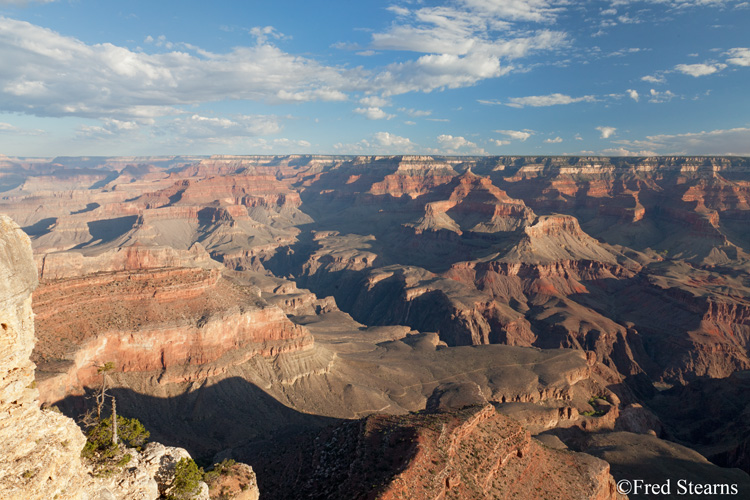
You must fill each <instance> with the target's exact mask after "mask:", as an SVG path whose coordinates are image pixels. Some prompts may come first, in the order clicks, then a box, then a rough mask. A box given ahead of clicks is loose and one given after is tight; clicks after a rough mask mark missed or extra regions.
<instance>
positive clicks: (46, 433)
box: [0, 216, 93, 500]
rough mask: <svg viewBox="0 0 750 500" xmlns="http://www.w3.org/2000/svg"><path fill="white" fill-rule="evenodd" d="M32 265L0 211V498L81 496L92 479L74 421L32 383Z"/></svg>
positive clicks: (27, 247)
mask: <svg viewBox="0 0 750 500" xmlns="http://www.w3.org/2000/svg"><path fill="white" fill-rule="evenodd" d="M36 285H37V275H36V266H35V265H34V260H33V258H32V255H31V244H30V242H29V239H28V237H27V236H26V235H25V234H24V233H23V231H21V229H20V228H19V227H18V225H17V224H15V223H14V222H13V221H12V220H10V219H9V218H8V217H5V216H0V377H2V378H1V379H0V442H2V443H3V449H2V453H0V491H2V492H3V495H4V496H5V498H17V499H27V500H28V499H40V500H46V499H50V498H55V497H58V498H84V495H85V494H86V493H87V491H89V490H90V489H92V487H93V481H91V479H90V478H89V477H88V474H87V471H86V469H85V467H84V466H83V464H82V463H81V458H80V452H81V448H83V445H84V443H85V441H86V439H85V437H84V436H83V434H82V433H81V431H80V429H79V428H78V426H77V425H76V424H75V423H74V422H73V421H72V420H71V419H69V418H67V417H65V416H63V415H62V414H60V413H56V412H54V411H50V410H46V411H42V410H41V409H40V407H39V401H38V390H37V389H36V384H35V382H34V364H33V363H32V362H31V361H30V359H29V357H30V356H31V351H32V349H33V348H34V341H35V339H34V316H33V312H32V310H31V292H32V290H33V289H34V288H35V287H36Z"/></svg>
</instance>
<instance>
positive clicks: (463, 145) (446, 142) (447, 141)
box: [437, 134, 486, 154]
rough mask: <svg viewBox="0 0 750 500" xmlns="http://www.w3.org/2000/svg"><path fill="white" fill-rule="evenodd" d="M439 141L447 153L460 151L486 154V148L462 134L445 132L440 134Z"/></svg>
mask: <svg viewBox="0 0 750 500" xmlns="http://www.w3.org/2000/svg"><path fill="white" fill-rule="evenodd" d="M437 141H438V144H440V148H441V149H442V151H443V152H445V154H459V152H462V153H472V154H486V151H485V150H484V149H482V148H480V147H479V146H477V145H476V144H475V143H473V142H471V141H469V140H467V139H465V138H464V137H461V136H455V137H454V136H452V135H447V134H443V135H439V136H438V138H437Z"/></svg>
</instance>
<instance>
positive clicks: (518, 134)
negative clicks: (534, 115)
mask: <svg viewBox="0 0 750 500" xmlns="http://www.w3.org/2000/svg"><path fill="white" fill-rule="evenodd" d="M495 132H497V133H498V134H503V135H506V136H508V137H510V138H511V139H513V140H516V141H521V142H524V141H526V139H528V138H529V137H531V136H532V135H534V131H533V130H529V129H525V130H495Z"/></svg>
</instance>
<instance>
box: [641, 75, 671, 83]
mask: <svg viewBox="0 0 750 500" xmlns="http://www.w3.org/2000/svg"><path fill="white" fill-rule="evenodd" d="M641 80H643V81H644V82H649V83H666V81H667V79H666V78H664V75H662V74H656V75H646V76H642V77H641Z"/></svg>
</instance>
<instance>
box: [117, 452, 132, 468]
mask: <svg viewBox="0 0 750 500" xmlns="http://www.w3.org/2000/svg"><path fill="white" fill-rule="evenodd" d="M132 458H133V457H132V455H130V453H126V454H124V455H123V456H122V458H121V459H120V460H119V461H118V462H117V465H118V466H119V467H125V466H126V465H128V464H129V463H130V460H131V459H132Z"/></svg>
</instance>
